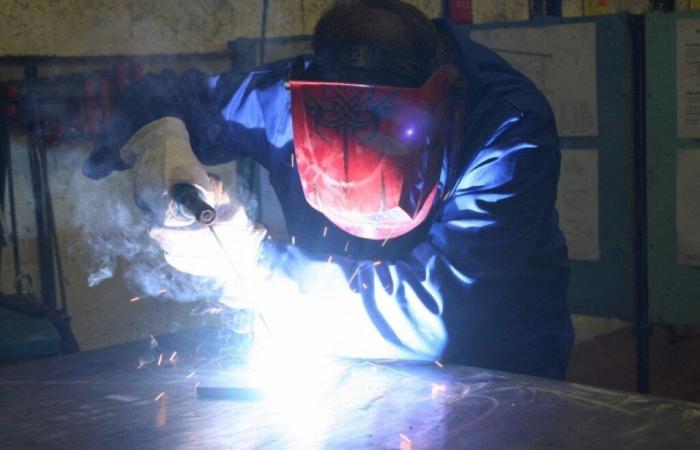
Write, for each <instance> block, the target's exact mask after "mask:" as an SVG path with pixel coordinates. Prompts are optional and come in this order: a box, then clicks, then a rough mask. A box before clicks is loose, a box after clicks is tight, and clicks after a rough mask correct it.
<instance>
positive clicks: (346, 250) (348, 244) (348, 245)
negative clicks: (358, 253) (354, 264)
mask: <svg viewBox="0 0 700 450" xmlns="http://www.w3.org/2000/svg"><path fill="white" fill-rule="evenodd" d="M348 247H350V241H347V242H345V250H344V252H345V253H347V252H348Z"/></svg>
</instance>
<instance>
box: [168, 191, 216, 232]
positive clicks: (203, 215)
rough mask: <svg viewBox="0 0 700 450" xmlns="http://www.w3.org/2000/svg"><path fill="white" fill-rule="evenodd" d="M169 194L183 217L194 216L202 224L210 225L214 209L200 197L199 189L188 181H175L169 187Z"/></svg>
mask: <svg viewBox="0 0 700 450" xmlns="http://www.w3.org/2000/svg"><path fill="white" fill-rule="evenodd" d="M170 195H171V196H172V198H173V201H175V204H176V205H177V208H178V211H179V213H180V214H182V215H183V216H185V217H188V218H189V217H194V220H196V221H197V222H199V223H201V224H202V225H211V224H212V223H214V220H215V219H216V211H215V210H214V208H212V207H211V206H210V205H209V204H208V203H207V202H205V201H204V199H203V198H202V194H201V193H200V192H199V189H197V188H196V187H194V186H193V185H192V184H189V183H177V184H174V185H173V187H172V188H171V189H170Z"/></svg>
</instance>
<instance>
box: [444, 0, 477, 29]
mask: <svg viewBox="0 0 700 450" xmlns="http://www.w3.org/2000/svg"><path fill="white" fill-rule="evenodd" d="M447 17H448V19H450V20H451V21H452V22H454V23H458V24H464V23H472V22H474V15H473V14H472V0H448V2H447Z"/></svg>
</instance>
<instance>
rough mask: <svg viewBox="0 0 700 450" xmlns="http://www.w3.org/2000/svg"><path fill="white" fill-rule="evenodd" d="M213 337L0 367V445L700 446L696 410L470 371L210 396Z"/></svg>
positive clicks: (377, 369) (372, 375)
mask: <svg viewBox="0 0 700 450" xmlns="http://www.w3.org/2000/svg"><path fill="white" fill-rule="evenodd" d="M214 337H215V333H214V334H213V333H212V331H211V330H197V331H192V332H187V333H181V334H174V335H168V336H164V337H161V338H158V342H159V346H158V347H156V348H151V347H152V345H151V344H152V342H149V340H145V341H139V342H132V343H128V344H123V345H117V346H114V347H109V348H106V349H101V350H95V351H88V352H83V353H79V354H73V355H69V356H65V357H56V358H51V359H45V360H41V361H35V362H32V363H27V364H22V365H17V366H12V367H6V368H3V369H1V370H0V430H2V436H1V437H0V442H2V444H0V447H2V448H11V449H15V448H18V449H20V448H21V449H23V448H70V449H79V448H90V449H97V448H129V449H133V448H151V449H153V448H165V449H176V448H207V449H215V448H236V449H238V448H266V449H267V448H281V449H297V448H298V449H313V448H328V449H337V448H348V449H360V448H372V449H376V448H397V449H398V448H400V449H409V448H412V449H424V448H439V449H443V448H444V449H462V448H479V449H484V448H498V449H504V448H518V449H519V448H594V449H598V448H601V449H602V448H615V449H621V448H634V449H642V448H674V449H680V448H700V404H693V403H685V402H680V401H674V400H668V399H662V398H654V397H648V396H640V395H636V394H632V393H623V392H614V391H608V390H603V389H597V388H592V387H586V386H580V385H573V384H568V383H562V382H554V381H550V380H544V379H538V378H531V377H525V376H519V375H510V374H506V373H499V372H493V371H485V370H482V369H476V368H470V367H458V366H449V365H448V366H444V367H439V366H438V365H437V364H424V365H415V364H399V363H383V364H376V363H368V362H358V361H344V362H339V364H338V365H337V366H336V367H337V370H336V372H335V375H334V377H333V378H332V379H331V381H330V382H329V383H328V384H325V385H324V384H323V383H316V384H312V386H314V387H312V388H311V389H308V388H304V389H307V390H304V389H302V388H301V387H300V389H299V390H298V392H291V393H290V394H292V397H290V398H292V399H293V400H294V401H293V402H291V403H289V402H288V403H287V404H286V405H285V404H283V403H280V402H276V401H274V400H275V398H274V397H273V398H267V397H266V398H263V399H259V400H253V401H250V400H249V401H244V400H206V399H201V398H198V397H197V395H196V392H195V389H194V386H195V385H196V383H200V382H202V383H203V382H207V381H206V379H207V377H212V376H214V375H219V376H220V375H221V374H222V373H223V371H222V368H220V367H219V366H220V365H221V367H223V363H222V362H221V361H222V360H221V358H220V356H217V355H220V353H217V352H218V351H219V350H217V344H216V340H215V339H214ZM174 352H177V354H176V355H173V353H174ZM160 354H163V355H164V356H163V358H160ZM149 355H150V356H149ZM158 359H161V364H160V365H158ZM139 366H141V367H140V368H139ZM193 372H194V373H193ZM285 372H286V371H285V370H284V369H280V373H279V378H280V379H283V378H284V377H286V376H287V373H285ZM219 378H220V377H219ZM211 379H214V378H211Z"/></svg>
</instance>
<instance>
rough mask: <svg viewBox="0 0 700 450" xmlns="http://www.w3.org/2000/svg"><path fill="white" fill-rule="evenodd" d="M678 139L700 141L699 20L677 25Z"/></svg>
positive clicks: (682, 22)
mask: <svg viewBox="0 0 700 450" xmlns="http://www.w3.org/2000/svg"><path fill="white" fill-rule="evenodd" d="M676 108H677V122H678V136H679V137H681V138H700V20H697V19H680V20H678V21H677V22H676Z"/></svg>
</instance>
